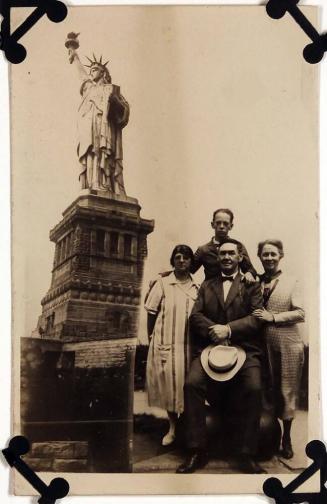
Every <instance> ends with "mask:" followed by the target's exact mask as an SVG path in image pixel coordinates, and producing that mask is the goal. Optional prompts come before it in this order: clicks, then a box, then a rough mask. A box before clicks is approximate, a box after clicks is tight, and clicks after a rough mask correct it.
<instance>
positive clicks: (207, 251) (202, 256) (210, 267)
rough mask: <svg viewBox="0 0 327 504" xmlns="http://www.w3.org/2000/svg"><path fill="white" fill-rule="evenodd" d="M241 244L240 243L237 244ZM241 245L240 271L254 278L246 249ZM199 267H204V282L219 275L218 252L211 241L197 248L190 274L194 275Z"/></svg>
mask: <svg viewBox="0 0 327 504" xmlns="http://www.w3.org/2000/svg"><path fill="white" fill-rule="evenodd" d="M239 243H241V242H239ZM241 245H242V254H243V261H242V262H241V271H242V272H243V273H246V272H247V271H250V272H251V273H252V275H253V276H254V278H255V277H256V275H257V272H256V270H255V269H254V267H253V265H252V263H251V261H250V258H249V255H248V253H247V250H246V248H245V247H244V245H243V244H242V243H241ZM201 266H203V267H204V274H205V278H206V280H207V279H208V278H212V277H214V276H217V275H218V273H220V266H219V263H218V250H217V244H215V243H214V242H213V241H212V240H210V241H209V242H208V243H206V244H205V245H201V246H200V247H198V249H197V250H196V252H195V254H194V265H193V267H192V268H191V273H195V272H196V271H197V270H198V269H199V268H200V267H201Z"/></svg>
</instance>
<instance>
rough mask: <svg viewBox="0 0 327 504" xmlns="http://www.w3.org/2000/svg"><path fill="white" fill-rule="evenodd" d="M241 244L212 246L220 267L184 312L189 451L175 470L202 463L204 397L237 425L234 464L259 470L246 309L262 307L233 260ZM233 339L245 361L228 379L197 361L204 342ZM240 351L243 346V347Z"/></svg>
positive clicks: (256, 389)
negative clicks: (189, 338) (190, 352)
mask: <svg viewBox="0 0 327 504" xmlns="http://www.w3.org/2000/svg"><path fill="white" fill-rule="evenodd" d="M242 259H243V257H242V247H241V245H240V243H239V242H237V241H236V240H233V239H231V238H226V240H225V241H224V242H223V243H222V244H221V246H220V249H219V252H218V261H219V265H220V273H219V274H218V275H217V276H216V277H215V278H211V279H209V280H205V281H204V282H203V284H202V285H201V287H200V290H199V295H198V299H197V301H196V302H195V305H194V307H193V311H192V314H191V317H190V328H191V331H192V335H193V338H194V345H195V350H196V352H195V354H196V355H197V356H196V357H195V358H194V360H193V361H192V364H191V367H190V371H189V373H188V376H187V378H186V383H185V386H184V396H185V422H186V445H187V448H188V450H189V456H188V458H187V460H186V461H185V463H184V464H182V465H181V466H180V467H178V469H177V473H180V474H183V473H191V472H194V471H195V470H196V469H199V468H201V467H203V466H205V465H206V463H207V461H208V459H207V452H206V449H207V446H206V407H205V401H206V400H208V401H209V402H210V403H212V402H214V403H215V404H216V403H217V404H220V407H221V411H222V413H226V411H227V413H228V414H231V417H228V416H227V418H228V419H229V418H233V419H235V418H236V419H237V422H238V425H237V427H236V428H235V430H234V432H235V434H236V435H237V446H238V457H237V459H238V460H237V462H238V466H239V469H240V470H241V471H242V472H246V473H261V472H265V471H264V470H263V469H262V468H261V467H260V466H259V465H258V464H257V463H256V462H255V460H254V456H255V454H256V450H257V442H258V435H259V422H260V415H261V372H260V371H261V369H260V358H261V343H260V333H259V328H260V323H258V321H257V319H256V318H255V317H253V316H252V312H253V311H254V310H256V309H257V308H259V307H262V294H261V290H260V285H259V283H258V282H255V283H252V284H247V283H246V282H245V281H244V276H243V275H242V273H241V271H240V268H239V265H240V264H241V262H242ZM210 344H211V345H212V344H214V345H232V346H234V345H236V346H238V347H240V348H241V349H243V350H244V351H245V353H246V357H245V362H244V364H243V365H242V367H241V368H240V369H239V371H238V372H237V374H236V375H235V376H234V377H233V378H231V379H230V380H228V381H223V382H222V381H215V380H213V379H212V378H210V377H209V376H208V374H207V373H206V372H205V370H204V367H203V366H202V364H201V359H200V354H201V352H202V351H203V349H204V348H205V347H207V346H208V345H210ZM243 355H244V352H243Z"/></svg>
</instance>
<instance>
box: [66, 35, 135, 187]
mask: <svg viewBox="0 0 327 504" xmlns="http://www.w3.org/2000/svg"><path fill="white" fill-rule="evenodd" d="M78 35H79V34H75V33H69V34H68V35H67V40H66V42H65V46H66V47H67V48H68V56H69V62H70V63H71V64H74V65H75V67H76V68H77V71H78V74H79V77H80V79H81V88H80V93H81V96H82V100H81V103H80V106H79V109H78V144H77V154H78V158H79V162H80V165H81V172H80V175H79V180H80V183H81V189H92V190H104V191H109V192H111V193H114V194H123V195H125V194H126V192H125V188H124V180H123V149H122V129H123V128H124V127H125V126H126V124H127V123H128V119H129V105H128V103H127V101H126V100H125V98H124V97H123V96H122V95H121V94H120V91H119V86H116V85H114V84H112V82H111V76H110V73H109V70H108V68H107V64H108V61H107V62H106V63H103V62H102V56H101V57H100V58H99V59H98V60H97V58H96V57H95V55H94V54H93V59H90V58H87V59H88V60H89V64H88V65H82V63H81V61H80V59H79V56H78V53H77V51H76V50H77V48H78V47H79V42H78V39H77V37H78ZM85 67H87V68H89V71H88V72H87V71H86V69H85Z"/></svg>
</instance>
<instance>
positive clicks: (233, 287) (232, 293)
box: [225, 273, 241, 310]
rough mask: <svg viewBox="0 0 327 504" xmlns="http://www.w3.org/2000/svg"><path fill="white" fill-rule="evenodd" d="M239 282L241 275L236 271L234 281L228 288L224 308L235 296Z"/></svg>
mask: <svg viewBox="0 0 327 504" xmlns="http://www.w3.org/2000/svg"><path fill="white" fill-rule="evenodd" d="M240 283H241V275H240V274H239V273H238V274H237V276H236V277H235V280H234V282H233V283H232V285H231V288H230V289H229V292H228V294H227V298H226V301H225V310H227V308H228V306H229V305H230V304H231V303H232V301H233V300H234V299H235V297H236V296H237V294H238V292H239V289H240Z"/></svg>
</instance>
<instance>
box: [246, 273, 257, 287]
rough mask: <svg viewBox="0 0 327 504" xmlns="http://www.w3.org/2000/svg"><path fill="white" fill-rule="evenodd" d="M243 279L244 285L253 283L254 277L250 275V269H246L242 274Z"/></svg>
mask: <svg viewBox="0 0 327 504" xmlns="http://www.w3.org/2000/svg"><path fill="white" fill-rule="evenodd" d="M244 281H245V283H246V285H252V284H254V282H255V281H256V279H255V278H254V276H253V275H252V273H251V272H250V271H247V272H246V273H245V274H244Z"/></svg>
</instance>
